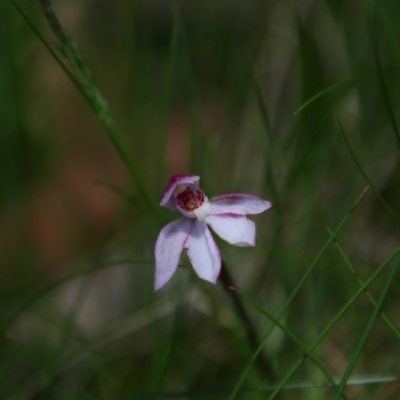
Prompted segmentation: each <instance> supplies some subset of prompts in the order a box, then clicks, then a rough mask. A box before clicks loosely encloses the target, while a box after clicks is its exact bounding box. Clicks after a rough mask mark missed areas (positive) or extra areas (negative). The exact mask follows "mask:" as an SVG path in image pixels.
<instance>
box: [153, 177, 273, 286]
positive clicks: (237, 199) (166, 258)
mask: <svg viewBox="0 0 400 400" xmlns="http://www.w3.org/2000/svg"><path fill="white" fill-rule="evenodd" d="M199 180H200V177H199V176H195V175H175V176H173V177H172V178H171V179H170V180H169V182H168V184H167V186H166V188H165V190H164V193H163V194H162V197H161V202H160V205H161V206H163V207H166V208H169V209H171V210H174V211H178V212H180V213H181V214H182V217H181V218H179V219H177V220H175V221H173V222H170V223H169V224H167V225H166V226H164V228H162V229H161V231H160V233H159V235H158V238H157V242H156V247H155V258H156V277H155V283H154V289H155V290H158V289H161V288H162V287H163V286H164V285H165V284H166V283H167V282H168V281H169V279H170V278H171V276H172V275H173V274H174V272H175V271H176V268H177V267H178V263H179V258H180V255H181V252H182V249H185V250H186V251H187V254H188V256H189V259H190V262H191V264H192V265H193V268H194V270H195V271H196V273H197V275H198V276H199V277H200V278H201V279H204V280H206V281H208V282H211V283H214V284H215V283H216V282H217V279H218V275H219V272H220V270H221V256H220V253H219V250H218V247H217V245H216V243H215V241H214V239H213V237H212V236H211V233H210V230H209V229H208V226H207V225H209V226H211V228H212V229H213V230H214V232H215V233H216V234H217V235H218V236H220V237H221V238H222V239H224V240H226V241H227V242H228V243H230V244H233V245H235V246H241V247H252V246H255V244H256V228H255V223H254V222H253V221H251V220H249V219H247V218H246V215H247V214H259V213H262V212H264V211H267V210H268V209H270V208H271V207H272V205H271V203H270V202H269V201H266V200H262V199H260V198H258V197H256V196H253V195H251V194H240V193H238V194H236V193H235V194H224V195H220V196H216V197H213V198H212V199H211V200H208V198H207V197H206V196H205V194H204V192H203V191H202V190H201V189H199Z"/></svg>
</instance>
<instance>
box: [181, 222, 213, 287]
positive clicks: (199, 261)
mask: <svg viewBox="0 0 400 400" xmlns="http://www.w3.org/2000/svg"><path fill="white" fill-rule="evenodd" d="M184 246H185V248H186V249H187V253H188V256H189V259H190V262H191V263H192V265H193V268H194V270H195V271H196V273H197V275H198V276H199V277H200V278H201V279H204V280H206V281H208V282H211V283H216V282H217V279H218V275H219V272H220V270H221V256H220V254H219V250H218V247H217V245H216V243H215V241H214V239H213V237H212V236H211V232H210V230H209V229H208V227H207V225H206V224H205V223H204V222H199V221H195V220H192V231H191V233H190V236H189V237H188V240H187V241H186V243H185V245H184Z"/></svg>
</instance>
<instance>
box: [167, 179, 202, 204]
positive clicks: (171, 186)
mask: <svg viewBox="0 0 400 400" xmlns="http://www.w3.org/2000/svg"><path fill="white" fill-rule="evenodd" d="M199 180H200V177H199V176H196V175H174V176H173V177H172V178H171V179H170V180H169V181H168V183H167V186H166V188H165V190H164V192H163V194H162V196H161V202H160V206H163V207H167V208H170V209H171V210H174V211H176V207H175V199H174V198H173V197H171V196H172V193H173V192H174V190H175V188H176V187H177V186H178V185H189V186H190V187H192V188H194V189H198V188H199Z"/></svg>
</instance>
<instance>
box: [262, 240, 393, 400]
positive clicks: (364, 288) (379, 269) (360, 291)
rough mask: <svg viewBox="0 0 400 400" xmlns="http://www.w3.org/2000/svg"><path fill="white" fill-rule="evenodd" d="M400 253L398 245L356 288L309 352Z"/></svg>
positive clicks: (289, 376) (287, 377)
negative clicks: (358, 287)
mask: <svg viewBox="0 0 400 400" xmlns="http://www.w3.org/2000/svg"><path fill="white" fill-rule="evenodd" d="M399 254H400V247H398V248H397V249H396V250H395V251H394V252H393V253H392V254H391V255H390V256H389V257H388V259H387V260H386V261H385V262H384V263H383V264H382V265H381V266H380V267H379V268H378V269H377V270H376V271H375V272H374V273H373V274H372V275H371V276H370V278H369V279H368V280H367V281H366V282H365V283H364V284H363V285H362V286H361V287H360V289H358V290H357V292H356V293H355V294H354V295H353V296H352V297H351V298H350V300H349V301H348V302H347V303H346V304H345V305H344V306H343V307H342V309H341V310H340V311H339V312H338V313H337V314H336V315H335V317H334V318H333V319H332V320H331V322H330V323H329V324H328V325H327V327H326V328H325V329H324V330H323V331H322V332H321V334H320V335H319V336H318V338H317V339H316V340H315V341H314V343H313V344H312V345H311V346H310V347H309V348H308V351H309V352H311V351H313V350H314V349H315V347H317V346H318V344H319V343H320V342H321V341H322V339H323V338H324V337H325V336H326V335H327V333H328V332H329V331H330V330H331V328H332V327H333V326H334V325H335V324H336V322H337V321H338V320H339V319H340V318H341V317H342V315H343V314H344V313H345V312H346V311H347V310H348V309H349V308H350V307H351V306H352V304H353V303H354V302H355V301H356V300H357V298H358V297H359V296H360V295H361V294H362V293H364V291H365V290H366V289H367V288H368V286H369V285H370V284H371V283H372V282H373V281H374V280H375V279H376V278H377V277H378V276H379V275H380V274H381V273H382V272H383V270H384V269H385V268H386V267H387V266H388V265H389V264H390V263H391V262H392V260H393V259H394V258H395V257H396V256H397V255H399ZM305 359H306V357H302V358H301V359H299V360H298V361H297V363H296V364H295V365H294V366H293V367H292V369H291V370H290V371H289V372H288V374H287V375H286V376H285V378H284V379H283V380H282V381H281V383H280V384H279V386H278V388H277V389H276V391H275V392H274V393H273V394H272V396H271V397H270V399H269V400H272V399H274V398H275V397H276V396H277V394H278V393H279V392H280V391H281V390H282V389H283V387H284V386H285V385H286V383H287V382H288V381H289V379H290V378H291V377H292V375H293V374H294V373H295V372H296V371H297V369H298V368H299V367H300V365H301V364H302V363H303V361H304V360H305Z"/></svg>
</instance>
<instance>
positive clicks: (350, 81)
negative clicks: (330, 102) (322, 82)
mask: <svg viewBox="0 0 400 400" xmlns="http://www.w3.org/2000/svg"><path fill="white" fill-rule="evenodd" d="M359 79H360V78H352V79H348V80H344V81H340V82H336V83H334V84H333V85H330V86H328V87H327V88H325V89H322V90H321V91H319V92H318V93H317V94H315V95H314V96H312V97H311V98H309V99H308V100H307V101H305V102H304V103H303V104H302V105H301V106H300V107H299V108H298V109H297V110H296V111H295V112H294V113H293V114H294V115H296V114H298V113H299V112H300V111H302V110H304V109H305V108H306V107H307V106H309V105H310V104H311V103H313V102H314V101H315V100H317V99H319V98H320V97H321V96H323V95H324V94H327V93H329V92H331V91H333V90H335V89H336V88H339V87H343V86H350V85H353V84H354V83H355V82H357V80H359Z"/></svg>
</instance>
